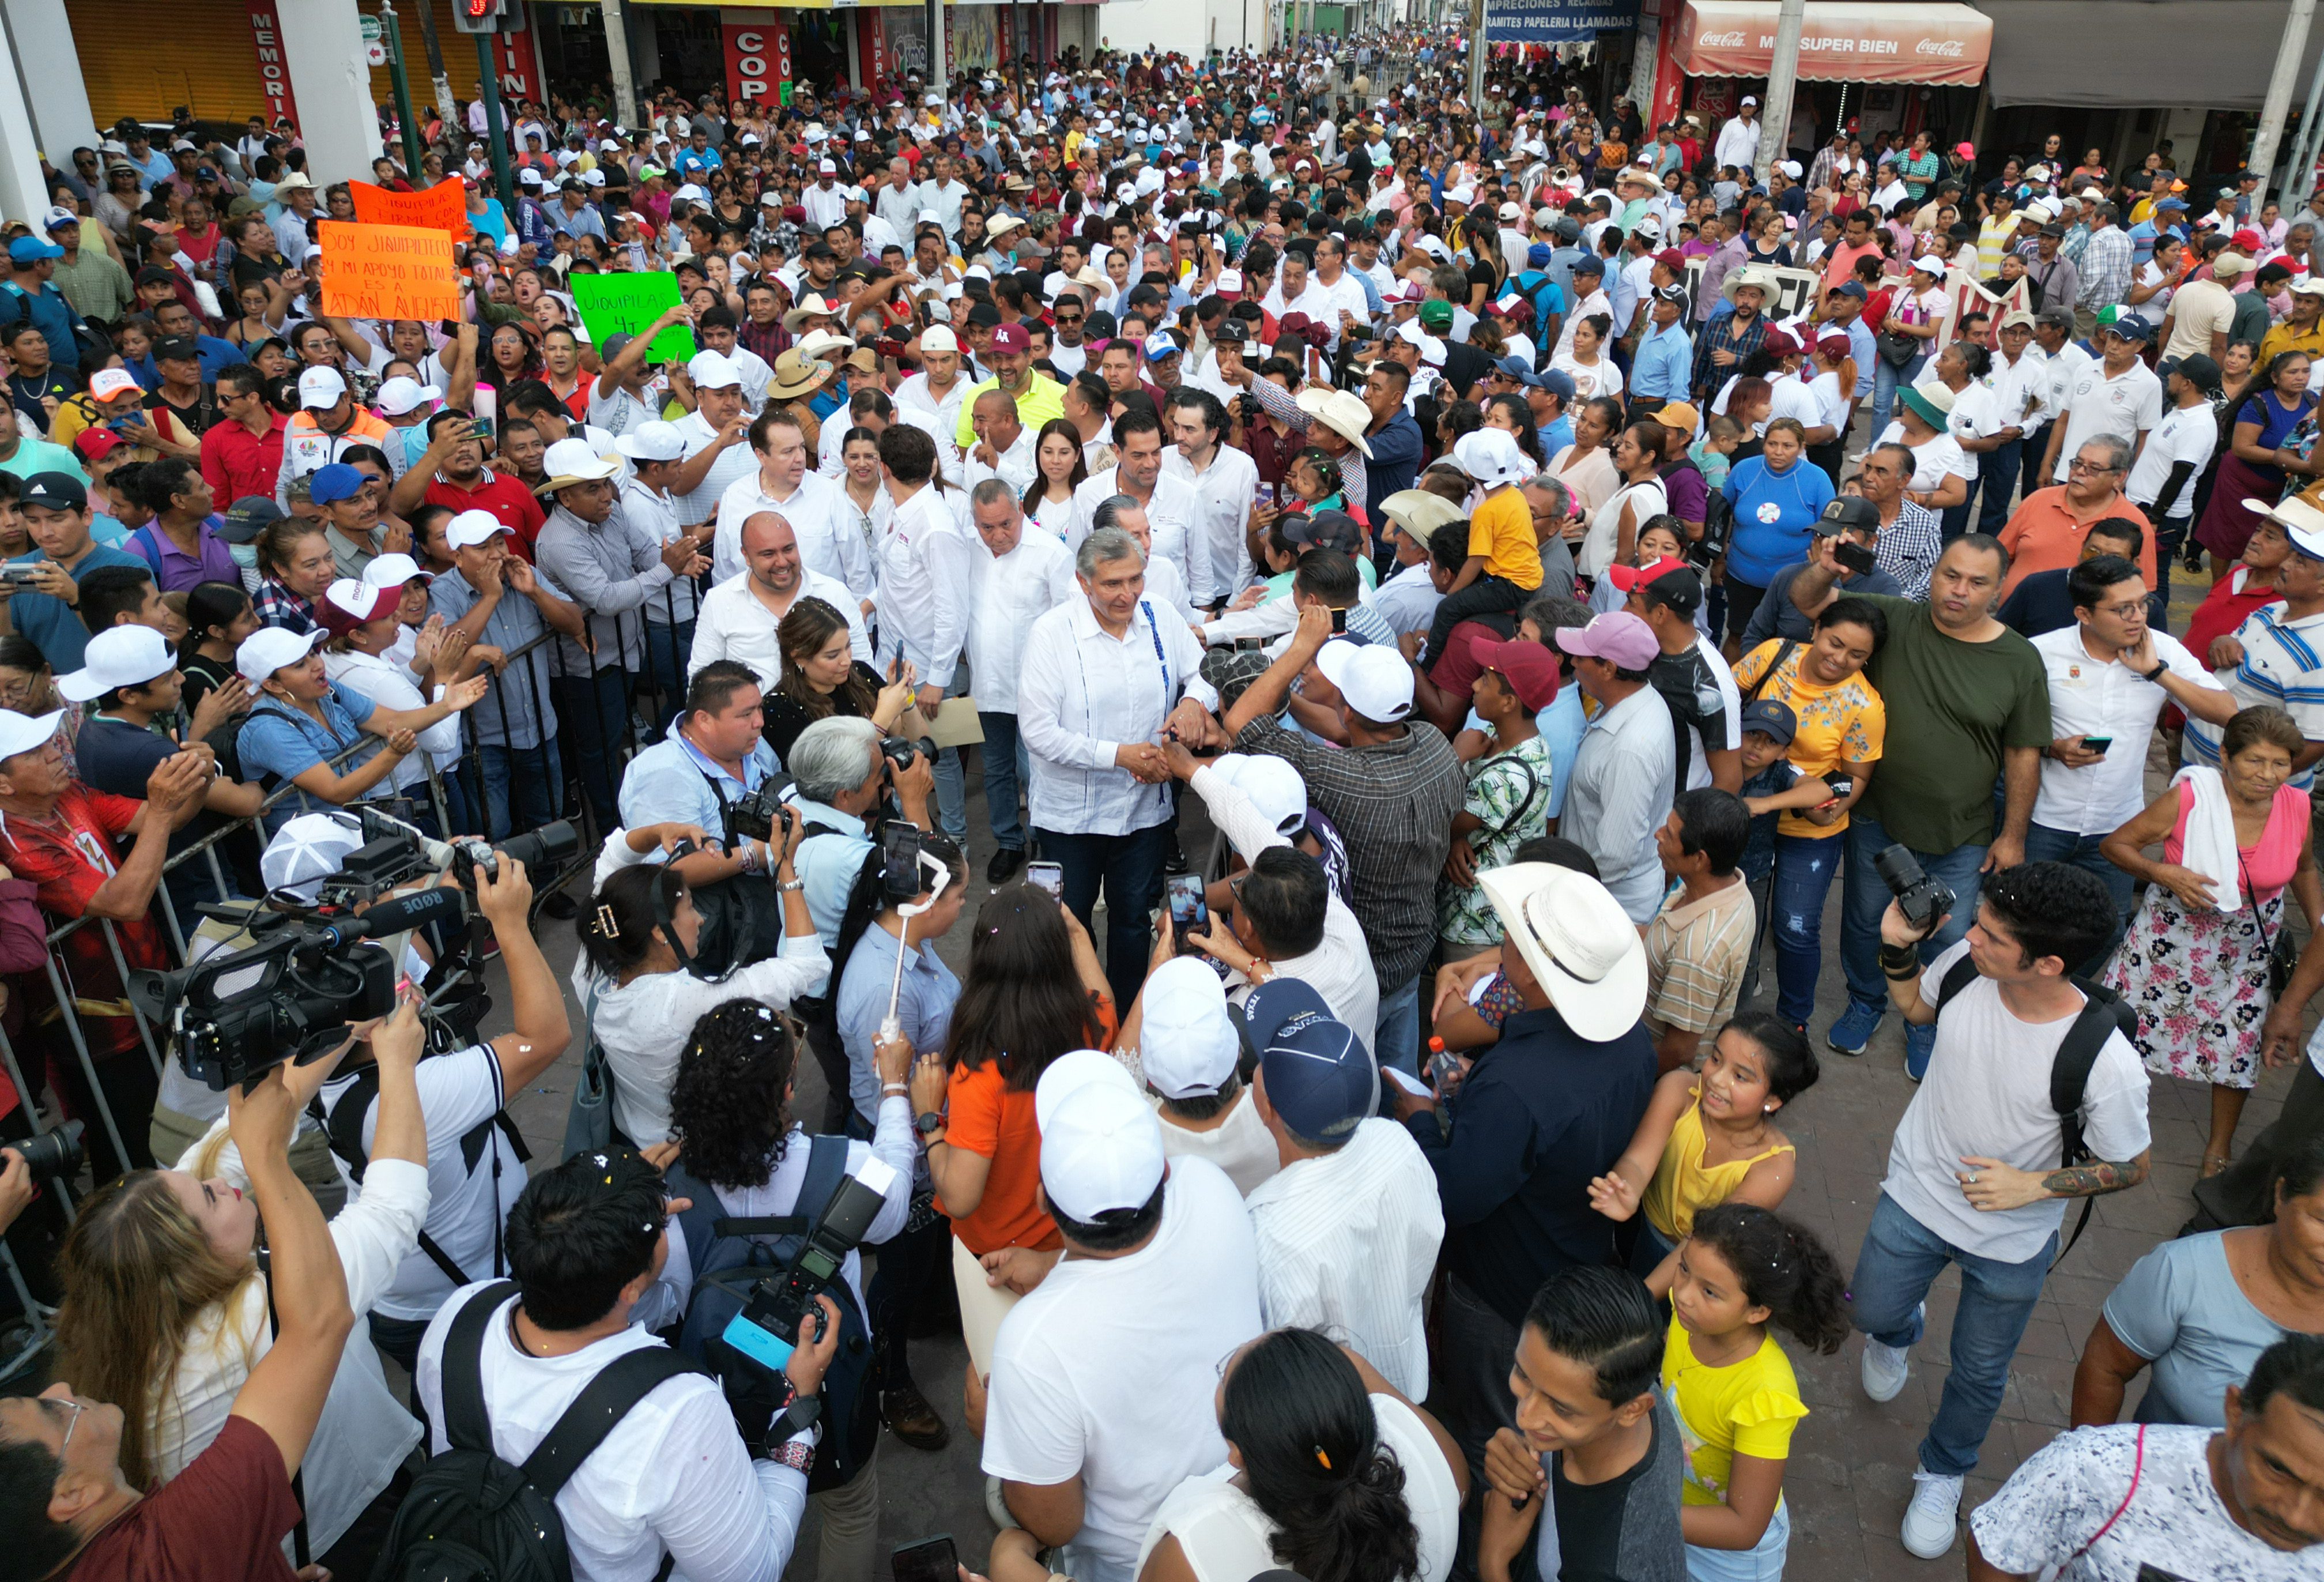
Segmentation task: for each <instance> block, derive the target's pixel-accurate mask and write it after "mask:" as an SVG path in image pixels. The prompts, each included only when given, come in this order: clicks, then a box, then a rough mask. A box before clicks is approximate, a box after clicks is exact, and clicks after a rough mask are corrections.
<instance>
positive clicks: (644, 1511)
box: [411, 1285, 819, 1582]
mask: <svg viewBox="0 0 2324 1582" xmlns="http://www.w3.org/2000/svg"><path fill="white" fill-rule="evenodd" d="M477 1290H478V1288H477V1287H476V1286H473V1285H472V1286H466V1287H464V1288H463V1289H462V1290H461V1291H458V1292H457V1293H455V1295H454V1296H453V1298H452V1299H451V1300H448V1301H447V1302H446V1303H445V1304H444V1310H443V1312H442V1313H441V1314H440V1315H439V1316H438V1318H437V1321H436V1322H435V1323H433V1324H431V1325H429V1328H428V1334H427V1336H426V1337H425V1338H424V1339H422V1340H421V1341H420V1366H419V1368H418V1370H417V1371H416V1372H415V1373H414V1374H413V1375H412V1380H411V1392H412V1395H413V1396H414V1397H415V1398H416V1399H417V1400H418V1401H419V1402H420V1404H421V1406H422V1408H423V1410H424V1411H426V1412H427V1414H428V1420H429V1423H430V1424H431V1425H433V1426H432V1428H431V1429H430V1430H429V1446H428V1448H429V1453H430V1454H437V1455H440V1454H441V1453H442V1452H443V1451H444V1450H446V1449H447V1448H449V1445H450V1441H449V1439H447V1436H446V1434H445V1431H444V1342H445V1339H446V1337H447V1335H448V1334H449V1333H450V1328H451V1322H452V1318H453V1315H454V1314H455V1313H457V1311H458V1309H460V1308H461V1307H462V1306H464V1305H465V1304H466V1303H467V1302H469V1301H473V1300H477V1296H476V1293H477ZM517 1300H518V1299H517V1298H515V1297H511V1298H509V1299H508V1301H507V1302H506V1303H504V1304H503V1311H502V1312H501V1313H497V1314H495V1315H494V1317H493V1319H492V1320H491V1321H490V1322H489V1323H487V1324H486V1325H485V1326H484V1346H483V1359H482V1360H483V1368H482V1373H483V1386H484V1415H485V1416H486V1418H487V1419H489V1420H490V1421H491V1422H492V1425H493V1449H494V1450H495V1451H496V1452H498V1454H499V1455H500V1456H501V1457H502V1458H503V1460H506V1461H509V1462H511V1463H512V1464H516V1465H521V1464H522V1463H523V1461H524V1459H525V1457H528V1456H530V1455H531V1454H532V1452H533V1451H534V1450H535V1449H536V1448H539V1444H540V1441H541V1440H542V1439H546V1438H547V1437H548V1435H549V1429H550V1428H551V1427H553V1426H554V1425H555V1424H556V1422H557V1420H558V1417H560V1416H562V1415H563V1414H564V1411H565V1409H566V1408H567V1407H568V1406H570V1405H572V1404H573V1402H574V1401H575V1400H576V1398H577V1397H578V1396H579V1395H580V1393H581V1392H582V1391H583V1390H585V1389H586V1388H587V1387H588V1385H589V1382H590V1381H591V1380H592V1379H595V1377H596V1376H597V1374H599V1373H600V1372H601V1371H602V1370H603V1369H604V1367H605V1365H607V1364H609V1363H611V1362H612V1361H613V1359H614V1358H615V1357H618V1356H621V1355H623V1354H625V1353H628V1352H632V1351H637V1350H640V1349H641V1348H643V1347H645V1346H659V1345H661V1344H662V1343H661V1342H660V1341H659V1340H657V1339H655V1338H654V1337H653V1336H651V1335H650V1334H649V1333H647V1331H646V1329H645V1328H644V1327H643V1325H642V1324H638V1323H632V1325H631V1326H630V1327H629V1328H626V1329H623V1330H622V1331H621V1333H619V1334H618V1335H609V1336H607V1337H605V1338H604V1339H603V1340H600V1341H597V1342H595V1344H593V1345H589V1346H583V1347H582V1348H581V1349H580V1350H578V1351H576V1352H569V1353H567V1354H566V1355H562V1356H545V1357H541V1356H527V1355H524V1354H523V1353H522V1352H520V1351H519V1350H518V1349H517V1348H516V1344H515V1342H514V1341H513V1340H512V1338H511V1337H510V1331H509V1325H508V1320H507V1318H506V1317H505V1309H507V1308H508V1307H510V1306H513V1305H514V1304H515V1302H516V1301H517ZM818 1426H819V1425H818ZM806 1511H807V1478H806V1476H804V1475H803V1474H801V1473H799V1472H798V1471H797V1470H796V1469H794V1468H792V1467H789V1466H782V1465H780V1464H779V1463H777V1462H773V1461H754V1460H752V1458H751V1453H750V1452H749V1451H748V1450H746V1449H744V1448H742V1436H741V1435H740V1434H738V1433H736V1432H735V1431H734V1414H733V1411H732V1410H731V1409H730V1408H729V1407H728V1406H727V1404H726V1401H725V1397H724V1395H722V1394H721V1393H720V1392H719V1388H718V1381H717V1380H715V1379H713V1378H711V1377H710V1376H709V1375H708V1374H681V1375H680V1376H678V1378H675V1379H669V1380H665V1381H664V1382H663V1383H659V1384H657V1385H655V1386H654V1388H653V1389H652V1390H650V1391H649V1392H647V1394H646V1396H645V1398H644V1399H643V1400H641V1401H640V1402H638V1403H637V1404H636V1405H635V1406H633V1407H632V1408H631V1409H630V1411H629V1413H628V1415H626V1416H624V1417H623V1418H622V1420H621V1421H619V1422H617V1423H615V1424H614V1425H613V1429H611V1430H610V1431H609V1432H608V1433H607V1434H606V1436H605V1438H604V1442H603V1443H601V1444H599V1445H598V1447H597V1448H596V1449H595V1451H593V1452H591V1453H590V1456H589V1457H588V1459H587V1460H586V1461H584V1462H582V1463H581V1465H580V1466H578V1467H577V1468H576V1469H575V1471H574V1473H573V1476H572V1477H571V1478H570V1479H569V1480H568V1481H567V1483H566V1485H565V1486H564V1487H563V1488H561V1489H559V1490H558V1493H557V1514H558V1519H559V1520H560V1521H561V1522H563V1523H564V1526H565V1541H566V1546H567V1551H568V1553H569V1554H570V1555H571V1557H572V1562H573V1577H574V1582H650V1578H651V1577H654V1576H655V1575H656V1573H657V1572H658V1571H659V1569H660V1567H661V1557H662V1554H663V1551H664V1550H667V1551H669V1554H671V1555H672V1556H674V1557H676V1559H677V1562H678V1564H677V1567H676V1569H675V1572H674V1575H676V1576H679V1577H686V1578H687V1582H776V1578H778V1577H780V1576H781V1575H782V1573H783V1568H784V1567H785V1566H787V1565H788V1564H789V1563H790V1558H791V1550H792V1548H793V1547H794V1546H795V1545H796V1544H797V1543H798V1531H799V1522H800V1519H801V1518H802V1516H803V1515H804V1514H805V1513H806Z"/></svg>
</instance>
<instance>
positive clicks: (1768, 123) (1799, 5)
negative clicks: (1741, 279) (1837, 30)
mask: <svg viewBox="0 0 2324 1582" xmlns="http://www.w3.org/2000/svg"><path fill="white" fill-rule="evenodd" d="M2299 3H2300V4H2302V5H2314V4H2316V0H2299ZM1807 17H1808V8H1807V0H1784V5H1783V10H1782V11H1781V12H1779V13H1778V14H1776V17H1775V59H1774V60H1770V61H1769V62H1768V63H1767V102H1766V104H1764V105H1761V106H1759V157H1758V159H1757V161H1755V162H1754V163H1753V169H1754V170H1755V171H1757V174H1758V178H1759V182H1760V185H1762V186H1765V185H1766V180H1767V172H1768V171H1772V170H1774V169H1775V162H1776V161H1777V160H1779V159H1781V158H1783V156H1784V138H1785V137H1787V136H1789V135H1790V134H1791V126H1792V90H1793V88H1794V87H1795V86H1796V85H1797V83H1798V80H1799V73H1800V30H1801V28H1802V27H1803V26H1804V25H1805V23H1806V22H1807Z"/></svg>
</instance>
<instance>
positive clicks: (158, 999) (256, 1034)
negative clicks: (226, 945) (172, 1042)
mask: <svg viewBox="0 0 2324 1582" xmlns="http://www.w3.org/2000/svg"><path fill="white" fill-rule="evenodd" d="M464 911H466V902H465V900H464V899H463V898H462V896H461V893H460V892H458V891H457V890H447V889H434V890H420V891H415V892H414V893H410V894H409V895H399V896H395V897H392V899H389V900H385V901H381V902H376V903H374V905H373V906H372V907H371V909H370V910H369V911H365V912H364V914H363V915H362V916H361V917H356V916H355V915H354V914H352V913H340V912H336V911H320V912H316V913H310V914H306V915H300V914H296V913H289V912H263V911H252V912H250V913H249V914H248V926H249V929H250V931H251V933H252V934H253V935H254V936H255V937H256V938H257V939H258V941H259V942H258V943H257V944H255V945H254V946H252V947H251V948H249V949H247V950H237V951H235V952H232V953H231V954H227V955H221V956H215V957H212V958H209V959H208V960H206V961H201V962H197V963H196V964H195V965H193V966H191V967H187V968H185V969H184V970H183V971H180V972H153V971H148V970H139V971H135V972H132V973H131V974H130V975H129V995H130V998H131V1000H132V1001H133V1002H134V1004H136V1006H137V1008H138V1009H139V1010H140V1011H142V1012H143V1013H145V1015H147V1016H148V1017H150V1018H152V1020H153V1021H154V1022H159V1023H161V1024H162V1025H164V1026H166V1027H167V1028H169V1030H170V1032H171V1036H173V1037H174V1038H175V1039H176V1040H177V1042H178V1058H179V1059H180V1060H182V1061H183V1062H184V1063H185V1068H186V1074H187V1075H188V1076H189V1077H192V1078H197V1079H198V1080H199V1081H201V1082H204V1083H207V1084H208V1086H209V1087H211V1088H213V1089H215V1090H217V1091H219V1092H223V1091H225V1090H226V1088H227V1087H232V1086H234V1085H235V1084H237V1083H240V1084H243V1085H244V1086H245V1087H246V1086H247V1085H249V1084H250V1083H252V1082H254V1081H255V1080H257V1079H258V1078H261V1077H263V1076H264V1075H265V1074H266V1073H267V1072H268V1071H270V1070H272V1069H273V1068H274V1067H275V1066H277V1065H279V1064H280V1063H281V1062H282V1061H283V1060H286V1059H290V1060H296V1061H298V1062H300V1064H305V1063H306V1062H308V1061H309V1060H313V1059H319V1058H320V1057H322V1056H324V1055H327V1054H328V1053H330V1051H331V1050H335V1049H337V1047H338V1046H339V1043H340V1042H341V1041H342V1040H343V1039H344V1038H345V1037H346V1030H347V1028H348V1026H349V1025H350V1024H352V1023H355V1022H369V1021H372V1020H374V1019H375V1018H377V1017H382V1016H385V1015H387V1014H389V1013H391V1012H392V1011H393V1010H394V1009H395V996H396V986H397V985H398V984H399V983H400V982H401V979H402V966H401V963H400V962H398V961H397V960H396V959H395V958H394V957H392V956H391V955H390V954H389V953H388V952H387V951H385V950H380V949H370V950H366V949H362V948H359V947H360V946H362V944H363V943H364V940H366V939H384V938H385V937H387V936H388V935H391V934H400V933H402V932H404V931H406V930H410V929H417V928H422V927H425V926H426V925H428V924H429V923H433V922H446V923H451V922H457V921H459V920H460V918H461V916H462V914H463V913H464Z"/></svg>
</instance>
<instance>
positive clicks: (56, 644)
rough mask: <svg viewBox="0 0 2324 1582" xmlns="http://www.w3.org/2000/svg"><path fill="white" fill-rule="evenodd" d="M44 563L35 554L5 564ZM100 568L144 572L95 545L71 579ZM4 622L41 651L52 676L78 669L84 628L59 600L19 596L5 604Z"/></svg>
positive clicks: (139, 564) (127, 557) (122, 554)
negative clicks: (5, 615)
mask: <svg viewBox="0 0 2324 1582" xmlns="http://www.w3.org/2000/svg"><path fill="white" fill-rule="evenodd" d="M47 559H48V557H47V556H46V555H44V554H41V553H38V552H35V553H32V554H30V555H19V556H17V557H16V558H15V559H14V560H11V561H9V562H8V564H10V565H11V566H30V565H33V564H35V563H36V562H39V561H42V560H47ZM100 566H134V567H136V568H137V569H139V570H140V571H143V570H146V569H148V568H147V567H146V564H145V562H144V561H143V560H140V559H138V558H137V557H136V556H135V555H132V554H129V553H127V552H126V551H124V550H114V549H107V548H106V546H105V545H103V544H99V545H97V547H96V548H94V549H92V550H89V552H88V554H87V555H86V556H84V557H83V558H82V560H81V563H80V564H79V565H78V566H76V567H74V568H73V569H72V579H73V580H74V581H75V582H78V581H79V580H80V579H81V578H84V577H86V576H88V574H89V573H90V572H92V571H94V570H96V569H97V568H98V567H100ZM8 622H9V624H10V625H11V626H13V627H14V629H15V630H17V631H18V632H21V633H23V634H24V635H25V636H27V637H29V638H31V639H32V643H33V645H34V646H35V647H37V648H39V649H40V651H41V657H42V659H45V660H47V661H49V669H50V670H51V671H54V672H55V673H56V674H58V675H60V676H61V675H63V674H64V673H65V672H66V671H77V670H78V669H80V665H81V653H82V651H83V650H84V649H86V648H88V627H87V626H84V625H83V624H81V619H80V612H79V611H78V610H77V609H75V608H73V607H72V606H70V605H69V604H66V603H65V602H64V601H63V600H62V599H56V598H51V597H49V596H48V595H47V594H45V593H24V592H20V593H18V594H17V595H16V596H15V597H14V598H11V599H10V600H9V601H8Z"/></svg>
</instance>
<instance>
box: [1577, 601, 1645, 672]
mask: <svg viewBox="0 0 2324 1582" xmlns="http://www.w3.org/2000/svg"><path fill="white" fill-rule="evenodd" d="M1556 638H1557V646H1558V647H1559V648H1561V649H1563V651H1564V652H1567V653H1570V654H1573V655H1575V656H1576V657H1583V656H1586V657H1589V658H1591V659H1602V660H1604V661H1607V662H1608V663H1609V664H1613V665H1618V666H1619V667H1620V668H1621V669H1623V670H1626V671H1642V670H1645V669H1646V667H1647V666H1648V665H1650V664H1652V663H1654V662H1655V655H1656V654H1658V653H1660V652H1662V644H1660V643H1656V642H1655V634H1654V629H1653V628H1652V627H1650V626H1648V625H1647V624H1646V623H1645V622H1644V621H1641V620H1640V619H1638V617H1637V616H1636V615H1632V614H1630V612H1629V611H1628V610H1611V611H1609V612H1608V613H1607V614H1605V615H1597V616H1593V617H1592V618H1591V622H1590V624H1588V625H1587V626H1561V627H1559V628H1558V629H1557V632H1556Z"/></svg>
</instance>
